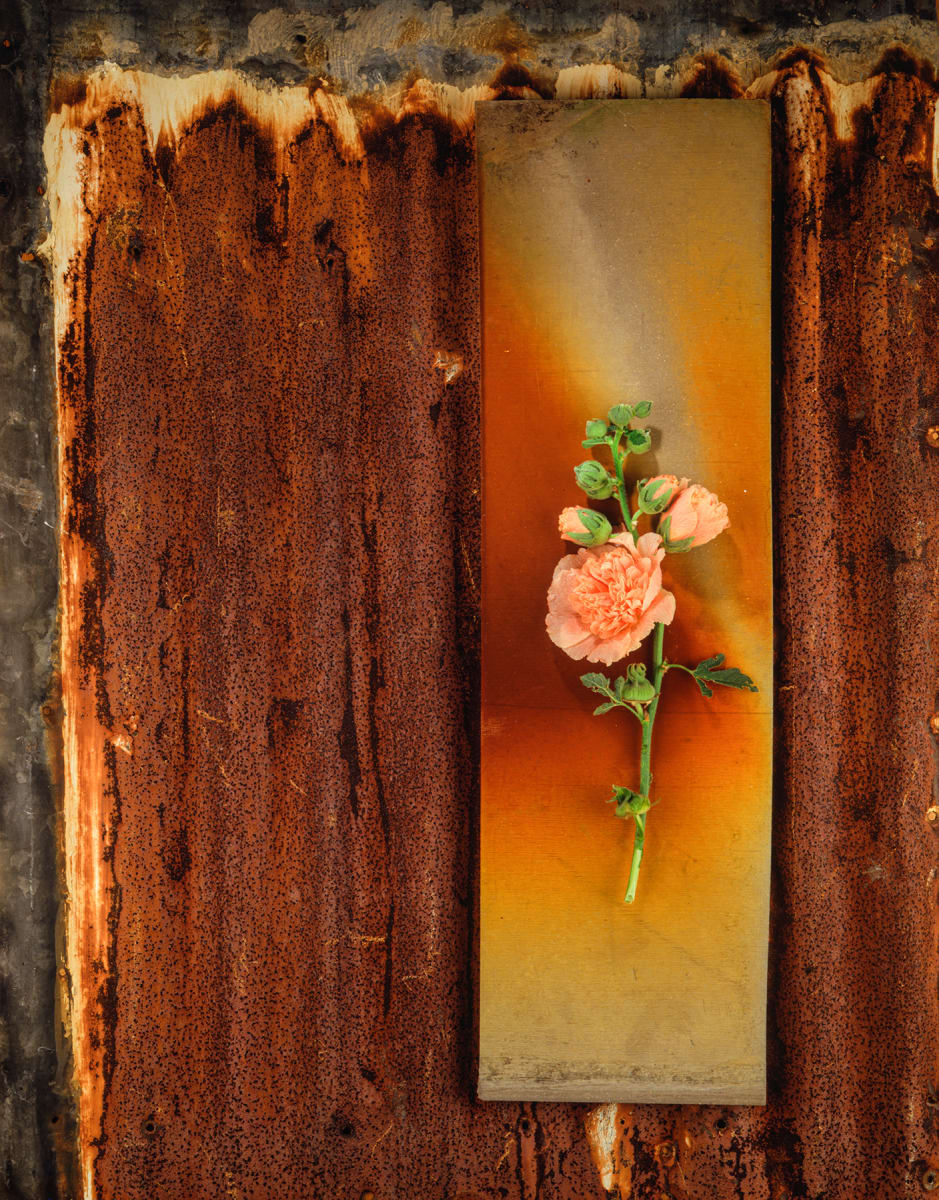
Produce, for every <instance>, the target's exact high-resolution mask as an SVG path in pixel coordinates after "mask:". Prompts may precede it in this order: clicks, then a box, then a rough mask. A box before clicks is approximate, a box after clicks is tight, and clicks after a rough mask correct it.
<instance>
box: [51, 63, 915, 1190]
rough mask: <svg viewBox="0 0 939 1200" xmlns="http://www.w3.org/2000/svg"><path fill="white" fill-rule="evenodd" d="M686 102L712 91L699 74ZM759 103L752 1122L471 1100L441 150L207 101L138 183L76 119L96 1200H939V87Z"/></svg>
mask: <svg viewBox="0 0 939 1200" xmlns="http://www.w3.org/2000/svg"><path fill="white" fill-rule="evenodd" d="M516 72H517V73H516V76H515V79H516V81H517V82H519V83H520V84H521V83H523V82H524V80H522V79H521V78H520V75H521V73H520V71H518V69H517V68H516ZM112 87H114V88H116V91H115V92H114V94H111V95H109V94H108V89H109V88H112ZM687 90H688V91H689V92H693V93H694V94H715V93H716V94H722V95H734V94H739V91H740V88H739V86H738V85H737V84H736V83H735V82H734V80H733V79H732V78H730V77H729V76H727V75H726V73H724V72H723V71H722V70H721V69H720V68H719V67H718V66H717V65H716V64H714V63H713V62H712V63H710V64H708V65H706V66H703V67H702V68H700V69H699V70H698V71H697V72H695V73H693V75H692V77H691V79H690V80H689V82H688V85H687ZM753 91H754V94H755V93H759V94H768V95H770V96H771V97H772V100H773V111H774V121H775V133H774V136H775V204H776V247H775V256H776V280H777V297H778V312H777V322H776V339H777V340H776V350H777V366H778V406H777V422H776V450H775V453H776V478H777V496H776V513H777V545H778V564H777V565H778V599H777V607H778V618H779V625H778V633H779V636H778V650H779V664H778V668H779V683H780V687H779V694H778V697H777V705H778V711H779V714H780V716H779V721H778V734H779V739H778V750H777V754H778V763H779V769H778V795H777V812H776V821H775V830H774V837H775V842H774V859H775V864H776V871H775V880H774V918H773V930H772V955H771V957H772V973H771V992H772V996H773V999H772V1004H771V1011H770V1014H769V1022H770V1041H771V1047H772V1049H771V1088H770V1103H769V1105H768V1107H767V1108H766V1109H765V1110H762V1109H744V1110H712V1109H701V1108H680V1107H670V1108H640V1107H636V1108H631V1109H630V1108H626V1107H623V1106H620V1107H616V1106H611V1107H609V1108H601V1109H594V1110H590V1109H588V1108H585V1107H583V1106H574V1105H539V1104H526V1105H512V1104H486V1105H481V1104H478V1103H475V1102H474V1100H473V1088H474V1079H473V1074H474V1065H473V1055H474V1042H475V1033H474V1016H473V1012H474V1001H473V994H474V986H473V974H474V966H473V963H474V904H475V901H474V890H473V876H474V844H475V816H476V766H475V762H476V760H475V745H476V730H475V720H476V703H477V699H476V690H475V680H476V671H477V638H476V629H477V624H476V604H477V590H476V580H477V577H478V543H477V536H478V528H477V517H478V514H477V488H478V470H479V462H478V434H479V431H478V412H479V405H478V400H479V397H478V386H479V326H478V318H477V304H478V274H477V265H476V249H475V246H476V181H475V177H474V161H473V146H472V133H471V130H470V129H468V128H463V127H462V126H461V125H460V123H459V121H458V120H457V118H454V117H452V116H446V115H444V114H443V113H442V112H441V111H440V105H441V100H440V98H439V97H437V98H434V97H432V96H430V95H429V94H428V93H426V92H417V93H414V94H413V96H412V102H411V105H410V107H409V108H408V107H407V106H405V107H404V108H403V109H402V110H401V111H400V112H399V114H398V115H397V118H395V117H394V116H393V115H392V114H391V113H388V112H385V111H374V112H372V113H371V114H370V115H365V116H361V117H360V119H359V126H358V129H359V136H361V139H362V141H361V144H359V143H358V142H357V141H356V137H355V136H353V134H352V132H351V126H350V125H349V124H348V123H347V122H345V123H344V121H343V119H342V113H341V112H340V111H339V110H338V109H337V108H336V107H329V106H328V105H327V106H325V107H321V109H320V115H319V117H317V119H315V120H313V121H311V122H308V123H307V124H305V125H302V126H300V127H298V128H296V129H291V132H290V135H289V138H288V139H287V140H288V142H289V150H288V151H287V153H284V152H283V148H282V145H281V143H280V142H279V140H278V129H279V128H280V129H281V132H283V126H278V124H277V120H278V119H277V118H274V117H272V116H271V115H270V113H269V112H267V110H263V106H261V105H260V102H257V101H254V100H251V99H250V98H246V95H245V94H243V92H241V91H240V92H239V94H238V95H237V96H236V95H234V94H233V95H231V96H222V97H213V98H209V99H207V100H205V101H204V102H201V103H200V104H199V105H197V106H196V110H195V113H194V115H193V116H192V117H190V115H187V114H184V115H183V116H179V114H177V115H176V117H175V118H174V119H175V120H176V121H177V125H176V129H177V136H176V139H175V141H170V140H167V139H164V141H163V142H162V143H161V144H160V145H159V146H157V148H156V152H155V153H151V151H150V149H149V148H148V138H147V131H146V128H145V121H144V119H143V117H142V115H141V112H140V110H139V108H137V107H135V105H134V103H133V102H131V101H129V100H128V99H127V94H126V91H125V92H121V89H120V88H117V85H116V84H113V81H112V83H105V84H102V85H101V87H100V89H99V91H97V92H94V91H92V92H89V93H87V94H86V95H85V97H84V100H82V101H79V102H78V104H77V106H76V107H75V108H74V109H73V110H71V115H72V116H73V117H75V118H76V119H78V126H79V128H80V129H81V130H82V131H83V132H82V136H81V138H80V139H79V142H78V143H77V145H78V150H79V153H80V154H81V155H83V156H84V157H85V158H86V159H87V164H86V168H87V169H88V170H89V172H90V176H89V178H91V179H93V180H94V187H93V188H90V189H88V190H87V191H86V193H85V201H86V203H87V209H86V210H85V211H83V212H82V211H79V210H76V213H77V216H78V218H80V223H79V224H78V225H75V226H72V227H71V229H72V235H73V236H74V242H73V243H72V244H73V246H74V249H75V252H76V255H77V257H76V258H75V260H74V262H73V263H71V264H70V265H69V270H68V273H67V274H64V275H63V276H62V277H61V278H60V279H59V282H58V286H59V287H60V289H61V291H60V312H59V316H60V318H62V320H61V324H60V346H59V349H60V362H59V385H60V393H59V402H60V430H61V431H62V432H63V434H64V436H63V442H62V447H61V449H62V455H63V457H62V485H63V495H64V502H65V511H64V514H63V520H64V528H63V547H64V558H63V662H62V669H63V677H64V695H65V702H66V721H65V731H66V738H65V753H66V765H67V771H66V779H67V784H66V801H65V820H66V850H67V853H68V855H69V871H70V874H69V886H70V891H71V906H72V907H71V913H70V925H69V928H70V932H71V935H72V936H71V941H70V949H69V955H70V960H69V965H70V969H71V977H72V982H73V985H74V988H75V993H74V996H73V1004H74V1008H73V1014H74V1015H73V1029H74V1031H75V1034H76V1043H75V1055H76V1062H77V1064H78V1079H77V1086H78V1087H79V1089H80V1090H81V1092H82V1101H81V1112H82V1116H83V1131H82V1141H83V1148H82V1161H83V1172H84V1176H85V1178H86V1179H87V1181H88V1182H87V1184H86V1194H87V1195H93V1194H95V1195H100V1196H102V1197H106V1198H107V1200H118V1198H119V1200H137V1198H138V1197H139V1198H140V1200H143V1198H144V1197H147V1198H152V1197H154V1196H159V1197H161V1200H174V1198H176V1197H178V1198H179V1200H201V1198H202V1197H206V1198H207V1197H213V1198H214V1197H217V1196H219V1195H223V1194H224V1195H231V1196H239V1197H251V1198H252V1200H266V1198H269V1197H280V1196H290V1197H297V1198H300V1197H325V1196H334V1195H335V1196H363V1197H364V1196H368V1195H372V1196H374V1197H376V1198H381V1197H391V1196H397V1197H415V1198H417V1197H428V1196H441V1197H450V1198H453V1200H456V1198H457V1197H461V1198H462V1200H470V1198H473V1200H482V1198H483V1197H485V1198H487V1200H488V1198H495V1197H506V1198H512V1200H514V1198H518V1200H522V1198H524V1200H531V1198H534V1197H538V1198H540V1200H555V1198H557V1200H561V1198H564V1200H568V1198H570V1200H573V1198H578V1200H581V1198H584V1197H588V1196H600V1195H603V1194H604V1189H608V1190H609V1191H610V1192H611V1193H612V1194H613V1195H616V1196H619V1197H620V1198H621V1200H625V1198H626V1197H629V1196H632V1197H638V1198H641V1200H653V1198H655V1200H659V1198H660V1197H663V1196H669V1197H672V1198H673V1200H692V1198H695V1200H698V1198H704V1197H707V1198H708V1200H712V1198H714V1200H723V1198H725V1197H726V1198H728V1200H730V1198H732V1197H739V1198H742V1200H766V1198H770V1200H785V1198H791V1200H795V1198H799V1197H811V1198H813V1200H822V1198H824V1200H856V1198H857V1197H860V1196H864V1197H875V1198H878V1200H879V1198H881V1197H883V1198H884V1200H888V1198H889V1200H892V1198H895V1197H896V1198H900V1197H914V1196H918V1195H920V1194H921V1192H922V1191H923V1190H924V1189H926V1190H930V1189H932V1188H933V1187H934V1186H935V1184H936V1181H937V1179H939V1176H937V1175H935V1174H931V1171H932V1170H933V1168H934V1167H935V1168H937V1169H939V1156H937V1146H936V1138H935V1129H934V1105H935V1103H936V1101H935V1099H934V1093H933V1090H932V1089H933V1085H934V1083H935V1081H936V1067H937V1064H936V1047H937V996H936V992H937V987H936V983H937V965H939V964H937V945H936V941H937V929H936V924H937V922H936V913H937V885H936V865H937V842H936V838H937V836H939V835H937V833H936V832H934V830H933V828H932V827H931V826H930V825H929V823H928V821H927V817H926V810H927V808H928V807H929V805H930V803H931V788H932V786H933V773H934V737H933V736H932V735H931V734H930V731H929V718H930V716H931V714H932V711H933V707H934V697H935V692H936V670H935V658H936V650H935V637H936V632H937V629H936V626H937V618H939V607H937V596H936V580H937V577H939V557H937V554H939V542H937V534H939V528H937V524H939V517H937V514H936V511H935V504H934V503H933V497H934V494H935V493H934V489H935V485H936V477H937V472H939V460H937V458H936V451H935V450H934V449H933V448H932V446H931V444H930V441H929V439H928V437H927V431H928V430H929V429H930V428H931V427H932V426H933V425H937V424H939V381H937V378H936V374H937V366H936V363H937V353H936V351H937V345H936V341H937V333H936V330H937V320H936V314H937V304H936V301H937V283H936V278H937V276H936V255H937V253H939V250H937V244H939V208H937V199H936V191H935V184H934V170H933V122H934V109H935V99H936V89H935V84H934V82H933V80H932V77H931V75H930V74H929V73H928V72H923V71H920V70H919V69H918V68H916V67H915V66H914V64H912V62H911V61H910V60H908V59H906V58H903V57H901V56H895V57H894V59H893V61H891V62H890V63H889V64H887V65H886V67H885V69H884V70H883V71H882V72H881V73H879V74H877V75H876V77H875V78H873V79H872V81H871V82H870V83H868V84H865V85H862V86H860V87H859V88H856V89H855V90H854V91H848V90H846V89H843V88H841V87H839V86H837V85H835V84H834V83H833V82H832V81H831V79H830V78H828V77H826V76H825V75H824V74H823V73H822V72H821V71H820V69H819V67H818V65H817V63H816V62H814V60H813V59H812V57H811V56H810V55H807V54H801V53H799V54H793V55H792V56H791V58H790V59H789V60H788V62H784V63H782V64H780V66H779V69H778V71H777V72H776V73H775V74H773V75H771V76H767V77H764V78H762V79H761V80H760V81H758V82H757V83H756V84H755V85H754V87H753ZM736 102H740V103H745V102H746V101H745V100H739V101H736ZM324 103H325V100H324ZM252 105H254V112H255V115H249V113H248V111H246V106H247V107H248V108H250V107H251V106H252ZM285 119H286V118H285ZM85 144H87V146H88V152H87V155H86V154H85V151H84V145H85ZM693 186H694V180H693V179H692V180H689V187H693ZM65 215H66V216H67V214H65ZM60 217H61V218H62V219H63V220H64V219H65V218H64V216H63V214H62V213H60ZM60 232H61V233H62V237H63V239H65V238H66V236H67V229H66V226H65V225H63V226H61V227H60ZM64 244H68V243H67V241H64V240H63V241H62V243H60V247H59V251H57V252H60V250H61V245H64ZM59 265H60V266H63V265H65V264H63V263H62V262H61V261H60V263H59ZM448 362H453V363H458V364H459V368H458V369H456V370H455V371H454V372H452V373H451V372H449V371H447V370H442V369H440V368H441V364H445V363H448ZM69 764H71V766H72V775H71V778H69Z"/></svg>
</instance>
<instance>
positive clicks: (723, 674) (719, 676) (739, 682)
mask: <svg viewBox="0 0 939 1200" xmlns="http://www.w3.org/2000/svg"><path fill="white" fill-rule="evenodd" d="M711 679H712V680H713V682H714V683H719V684H720V685H721V687H732V688H739V689H741V690H742V691H747V692H758V691H759V690H760V689H759V688H758V687H757V686H756V684H755V683H754V682H753V680H752V679H751V678H750V676H749V675H744V673H743V671H739V670H738V669H737V668H736V667H728V668H727V670H726V671H713V672H712V673H711Z"/></svg>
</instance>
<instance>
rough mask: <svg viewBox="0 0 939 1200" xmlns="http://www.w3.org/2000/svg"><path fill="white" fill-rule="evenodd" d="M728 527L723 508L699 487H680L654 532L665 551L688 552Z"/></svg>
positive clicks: (697, 484) (723, 505)
mask: <svg viewBox="0 0 939 1200" xmlns="http://www.w3.org/2000/svg"><path fill="white" fill-rule="evenodd" d="M729 525H730V520H729V519H728V516H727V505H726V504H722V503H721V502H720V500H718V498H717V497H716V496H715V495H714V493H713V492H709V491H708V490H707V488H705V487H702V486H701V485H700V484H699V483H693V484H692V485H691V486H690V487H683V488H682V489H681V491H680V492H679V493H678V495H677V496H675V497H674V499H673V500H672V502H671V504H670V505H669V507H668V511H667V512H666V514H665V516H664V517H663V518H662V519H661V520H660V521H659V529H658V532H659V533H660V534H661V536H662V541H663V543H664V545H665V549H666V550H667V551H668V552H669V553H670V554H674V553H675V552H676V551H682V550H690V549H691V548H692V546H703V545H704V543H705V542H709V541H711V539H712V538H716V537H717V535H718V534H719V533H722V532H723V531H724V530H725V529H727V527H728V526H729Z"/></svg>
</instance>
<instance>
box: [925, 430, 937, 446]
mask: <svg viewBox="0 0 939 1200" xmlns="http://www.w3.org/2000/svg"><path fill="white" fill-rule="evenodd" d="M926 441H927V442H928V443H929V445H930V446H933V447H939V425H930V426H929V428H928V429H927V430H926Z"/></svg>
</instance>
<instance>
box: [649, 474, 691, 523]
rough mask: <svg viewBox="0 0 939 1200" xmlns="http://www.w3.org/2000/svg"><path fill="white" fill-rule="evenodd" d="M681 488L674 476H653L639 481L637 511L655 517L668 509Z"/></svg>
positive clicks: (680, 482)
mask: <svg viewBox="0 0 939 1200" xmlns="http://www.w3.org/2000/svg"><path fill="white" fill-rule="evenodd" d="M685 483H687V480H685ZM682 486H683V485H682V481H681V480H680V479H679V478H678V477H677V476H675V475H655V476H653V478H652V479H643V480H641V481H640V483H639V488H638V493H637V496H638V501H639V511H640V512H644V513H648V515H649V516H655V514H656V513H660V512H661V511H662V510H663V509H664V508H667V507H668V505H669V504H670V502H671V500H672V497H673V496H675V495H676V493H678V492H680V491H681V489H682Z"/></svg>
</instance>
